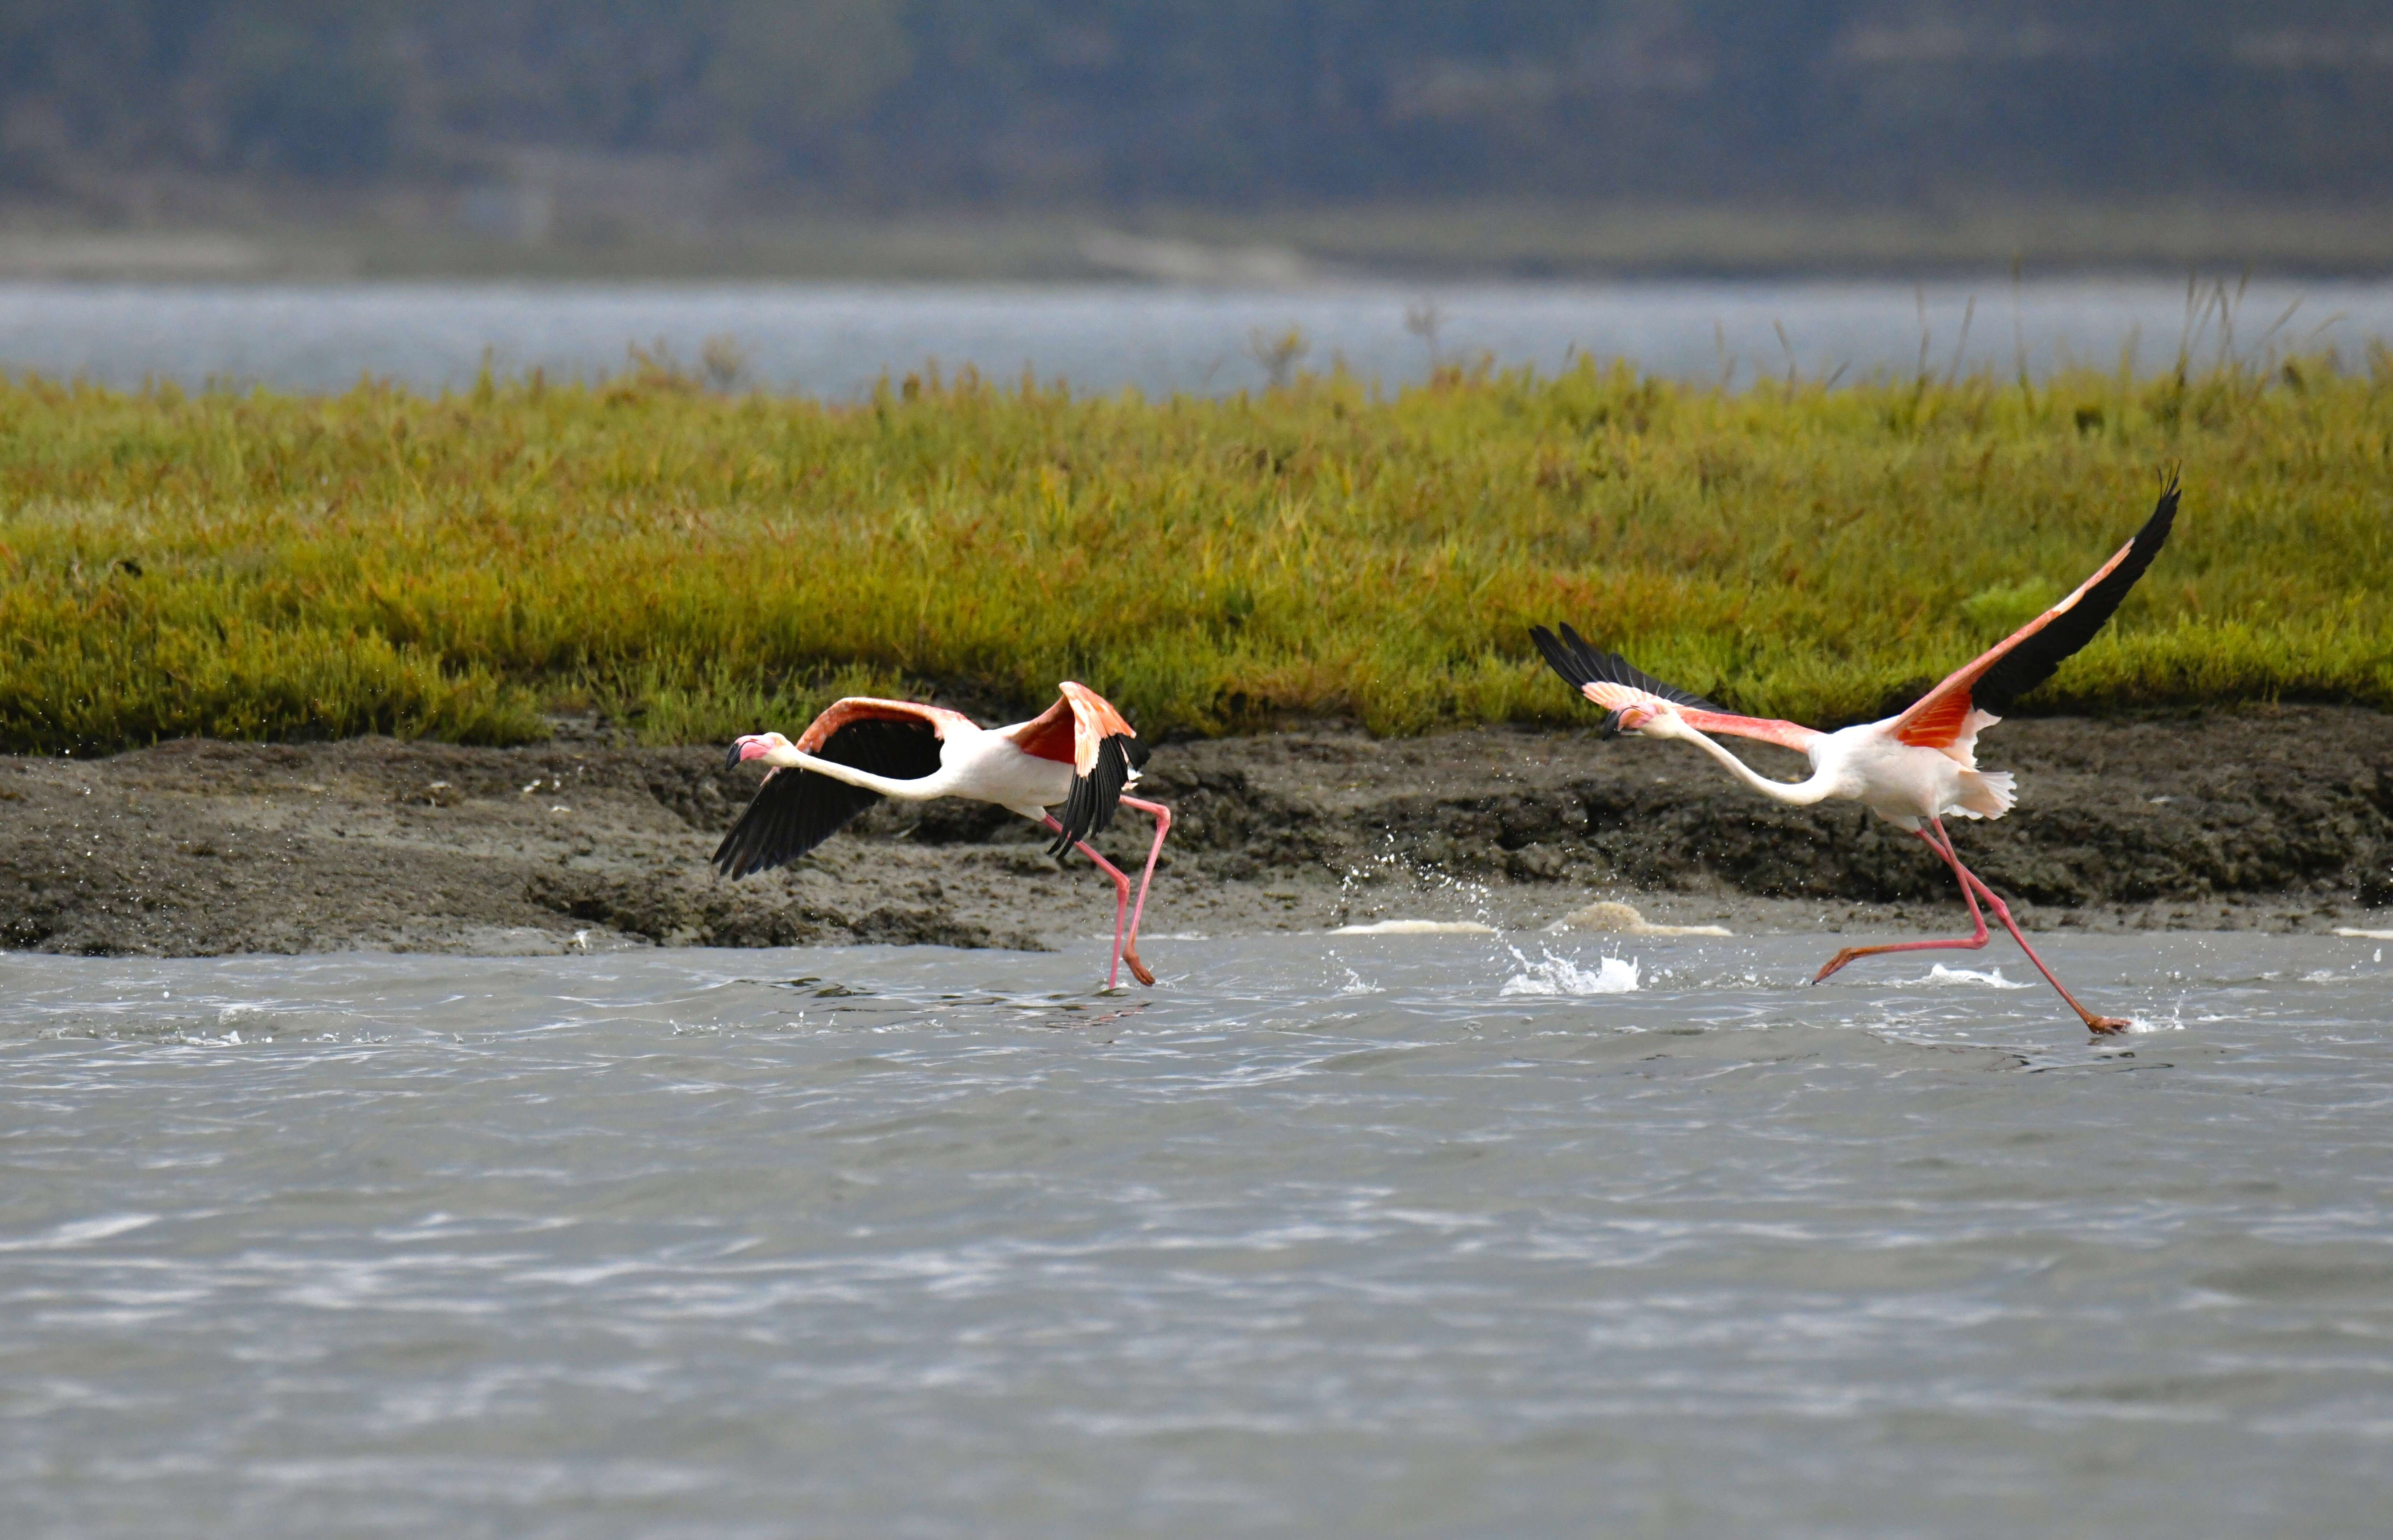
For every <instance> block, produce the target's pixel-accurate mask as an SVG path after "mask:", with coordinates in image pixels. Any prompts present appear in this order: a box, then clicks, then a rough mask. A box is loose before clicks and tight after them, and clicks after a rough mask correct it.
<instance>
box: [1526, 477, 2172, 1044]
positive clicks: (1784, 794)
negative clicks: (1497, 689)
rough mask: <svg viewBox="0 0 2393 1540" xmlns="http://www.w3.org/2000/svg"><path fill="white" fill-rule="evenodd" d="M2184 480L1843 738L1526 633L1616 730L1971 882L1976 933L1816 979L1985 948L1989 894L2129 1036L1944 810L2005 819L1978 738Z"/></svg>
mask: <svg viewBox="0 0 2393 1540" xmlns="http://www.w3.org/2000/svg"><path fill="white" fill-rule="evenodd" d="M2176 517H2177V478H2176V477H2175V476H2171V477H2170V478H2169V480H2168V484H2167V485H2166V486H2165V487H2164V488H2163V489H2162V490H2161V495H2160V504H2159V506H2158V507H2156V508H2154V509H2153V510H2152V516H2151V518H2150V519H2147V520H2146V521H2145V523H2144V527H2143V528H2142V529H2139V530H2138V531H2137V532H2136V536H2135V538H2134V539H2133V540H2130V541H2129V542H2127V543H2126V544H2125V545H2123V546H2121V547H2120V548H2119V551H2118V554H2117V555H2113V556H2112V558H2111V559H2110V560H2109V561H2107V562H2104V563H2103V564H2102V567H2101V569H2100V570H2099V571H2097V572H2096V573H2095V574H2094V575H2093V576H2092V577H2090V578H2088V579H2086V581H2084V582H2082V583H2080V584H2079V585H2078V586H2077V591H2076V592H2075V593H2073V594H2070V595H2069V597H2067V598H2065V599H2063V600H2061V601H2060V603H2059V604H2057V605H2055V606H2053V607H2051V608H2050V609H2047V610H2046V611H2045V612H2044V613H2043V614H2041V615H2039V616H2037V617H2036V618H2035V619H2034V620H2030V621H2029V622H2028V623H2027V624H2026V625H2024V626H2021V627H2020V629H2019V630H2018V631H2016V632H2014V633H2011V634H2010V635H2009V636H2007V637H2006V638H2004V639H2003V640H2002V641H2001V642H1999V643H1997V644H1996V645H1995V646H1993V647H1991V648H1989V649H1988V650H1987V651H1986V652H1984V653H1983V654H1981V655H1980V656H1979V657H1978V658H1976V659H1972V660H1971V661H1970V662H1968V664H1966V665H1965V666H1963V667H1962V668H1960V669H1959V670H1957V671H1955V672H1954V673H1953V674H1952V675H1951V676H1950V677H1948V678H1947V679H1946V680H1945V681H1944V682H1943V683H1942V684H1941V685H1937V686H1936V687H1935V688H1934V689H1932V690H1930V691H1929V692H1928V693H1927V694H1926V695H1924V696H1922V697H1920V698H1919V699H1918V700H1917V701H1916V702H1915V703H1913V705H1912V706H1911V707H1910V709H1909V710H1907V711H1903V713H1902V714H1901V715H1899V716H1891V717H1889V718H1887V719H1886V720H1885V721H1883V722H1867V723H1863V724H1860V725H1858V726H1852V727H1846V728H1843V729H1841V730H1840V731H1837V732H1834V733H1823V732H1820V731H1818V730H1816V729H1814V728H1811V727H1805V726H1800V725H1798V724H1795V723H1792V722H1770V721H1763V720H1761V719H1759V718H1757V717H1749V716H1736V715H1733V714H1732V713H1730V712H1727V711H1721V710H1720V708H1719V707H1718V706H1715V705H1713V704H1712V703H1711V702H1710V701H1708V700H1703V699H1699V698H1696V697H1695V696H1693V695H1691V694H1689V693H1688V692H1687V691H1685V690H1682V689H1679V688H1677V687H1676V686H1674V685H1666V684H1664V683H1663V682H1662V681H1660V680H1658V679H1656V678H1654V676H1653V675H1651V674H1649V673H1646V672H1642V671H1641V670H1640V669H1638V668H1636V667H1635V666H1634V665H1632V664H1630V663H1629V662H1628V660H1627V659H1623V658H1621V657H1619V656H1617V655H1615V654H1613V653H1608V652H1600V651H1598V650H1596V649H1595V648H1594V647H1591V646H1588V644H1587V643H1586V642H1584V641H1582V640H1580V639H1579V635H1578V633H1576V632H1575V631H1573V630H1571V628H1570V627H1568V626H1564V627H1563V628H1562V632H1563V633H1562V635H1561V637H1559V638H1557V637H1556V636H1555V635H1554V633H1551V632H1550V631H1548V630H1546V628H1545V627H1543V626H1536V627H1532V628H1531V630H1530V632H1529V635H1530V638H1531V640H1533V641H1535V642H1536V645H1537V650H1538V651H1539V652H1542V653H1544V654H1545V655H1546V661H1547V662H1549V663H1551V664H1552V665H1553V667H1554V672H1556V673H1559V674H1561V675H1562V676H1563V679H1565V680H1567V681H1568V682H1569V683H1570V684H1571V685H1573V686H1574V687H1575V688H1576V689H1577V690H1578V691H1579V693H1580V694H1582V695H1584V696H1586V697H1587V698H1589V700H1592V701H1594V702H1595V703H1596V704H1597V705H1599V706H1601V707H1602V708H1603V709H1604V710H1605V711H1608V712H1610V713H1611V714H1610V715H1609V716H1607V717H1606V718H1605V719H1604V733H1605V736H1607V737H1610V736H1612V735H1614V734H1617V733H1624V732H1627V733H1636V734H1639V735H1640V736H1641V737H1663V738H1670V737H1675V738H1684V739H1685V740H1687V741H1688V742H1690V743H1693V745H1694V746H1695V747H1696V748H1698V749H1701V750H1703V751H1704V752H1706V753H1707V754H1709V755H1711V756H1712V758H1714V759H1716V760H1718V761H1720V763H1721V764H1723V765H1725V766H1727V768H1728V772H1729V774H1730V775H1733V776H1734V777H1736V778H1737V779H1739V780H1741V781H1743V782H1744V783H1745V784H1746V785H1747V786H1749V787H1751V788H1753V789H1754V790H1756V791H1759V792H1760V793H1761V794H1762V795H1763V796H1765V797H1768V798H1770V799H1771V800H1772V801H1773V802H1781V803H1786V804H1787V805H1788V806H1790V807H1808V806H1810V805H1811V804H1812V803H1820V802H1824V801H1826V800H1827V799H1828V798H1830V797H1843V798H1848V799H1850V800H1853V801H1856V802H1859V803H1863V805H1864V806H1866V807H1868V808H1869V809H1870V810H1871V811H1872V812H1874V813H1876V814H1877V815H1878V816H1880V817H1882V818H1885V819H1887V820H1888V821H1889V822H1891V823H1894V824H1896V825H1899V826H1900V827H1902V828H1903V829H1907V830H1909V831H1910V832H1911V833H1913V834H1915V835H1916V836H1917V837H1918V838H1919V840H1920V842H1922V843H1924V844H1926V845H1927V846H1928V848H1929V849H1930V850H1932V851H1934V852H1935V853H1936V854H1937V855H1939V856H1941V857H1942V858H1943V861H1944V864H1945V865H1947V866H1949V867H1951V868H1953V875H1954V877H1955V879H1956V880H1958V881H1959V882H1960V884H1961V899H1962V902H1964V903H1966V904H1968V906H1969V918H1970V920H1973V921H1975V922H1976V924H1977V927H1978V930H1977V933H1976V934H1975V935H1972V936H1968V937H1966V938H1964V939H1961V940H1956V941H1903V942H1896V943H1894V944H1892V945H1890V946H1848V947H1846V948H1845V949H1844V950H1843V951H1841V952H1838V953H1837V955H1836V956H1835V957H1832V958H1830V959H1828V964H1827V966H1826V967H1824V968H1823V969H1821V970H1820V972H1819V973H1818V974H1817V975H1816V976H1815V977H1814V978H1813V979H1812V980H1811V982H1812V983H1814V984H1817V983H1819V982H1820V981H1821V980H1822V979H1824V978H1826V977H1827V976H1828V975H1829V974H1831V973H1833V972H1836V971H1837V969H1839V968H1842V967H1843V966H1844V965H1845V964H1846V963H1848V962H1850V961H1852V960H1853V959H1855V958H1864V957H1873V956H1876V954H1877V953H1880V952H1919V951H1929V950H1933V949H1938V948H1946V947H1956V948H1967V949H1970V950H1975V949H1976V948H1978V947H1981V946H1984V945H1985V944H1986V920H1985V917H1984V916H1983V915H1981V913H1979V912H1978V899H1979V898H1980V897H1981V896H1982V897H1983V898H1984V899H1985V901H1986V903H1987V905H1988V906H1989V907H1992V908H1993V910H1994V914H1995V916H1996V917H1997V918H1998V919H2000V920H2002V922H2003V928H2004V929H2005V930H2007V931H2008V932H2010V933H2011V938H2012V939H2013V940H2015V941H2017V942H2018V943H2019V944H2020V950H2021V951H2023V952H2025V953H2027V957H2028V960H2029V961H2030V962H2033V963H2034V964H2035V971H2036V972H2039V973H2042V974H2043V975H2044V977H2045V982H2046V983H2047V984H2049V985H2052V986H2053V988H2055V989H2058V990H2060V998H2062V999H2064V1000H2067V1001H2068V1002H2069V1008H2070V1009H2071V1010H2072V1011H2076V1012H2077V1014H2078V1017H2079V1018H2080V1019H2081V1020H2083V1021H2084V1022H2085V1023H2086V1026H2087V1027H2088V1028H2089V1029H2091V1030H2092V1031H2095V1032H2098V1033H2103V1032H2120V1031H2124V1030H2125V1028H2126V1026H2127V1024H2126V1023H2125V1022H2124V1021H2121V1020H2119V1019H2117V1018H2116V1017H2112V1016H2097V1015H2095V1014H2094V1013H2093V1012H2092V1011H2088V1010H2086V1008H2085V1007H2084V1006H2082V1005H2080V1004H2078V1003H2077V998H2076V997H2075V996H2073V995H2072V994H2071V993H2070V992H2069V991H2068V990H2067V989H2065V988H2062V986H2061V983H2060V980H2059V979H2057V978H2054V977H2053V976H2052V970H2051V969H2049V968H2046V966H2045V965H2044V959H2042V958H2039V957H2037V956H2036V955H2035V948H2034V947H2033V946H2029V945H2028V944H2027V937H2025V936H2023V935H2021V934H2020V928H2019V926H2018V925H2017V924H2016V923H2014V922H2013V921H2012V920H2011V912H2010V910H2009V909H2007V908H2006V907H2004V905H2003V901H2002V900H2001V899H1999V898H1997V897H1995V896H1994V890H1993V889H1991V888H1989V887H1987V886H1986V884H1985V883H1984V882H1982V881H1979V879H1978V876H1977V874H1976V873H1975V872H1972V871H1971V870H1969V868H1967V867H1965V866H1963V865H1962V864H1961V858H1960V856H1959V855H1956V854H1955V852H1954V849H1953V837H1952V836H1951V835H1950V834H1947V833H1946V832H1945V831H1944V816H1945V815H1947V814H1953V815H1957V816H1961V817H1964V818H1999V817H2001V816H2003V815H2004V814H2006V813H2007V812H2009V811H2010V810H2011V803H2012V801H2013V796H2012V789H2011V775H2010V772H2009V771H2007V770H1980V769H1979V768H1978V760H1977V745H1978V734H1979V733H1980V732H1981V731H1982V730H1984V729H1985V728H1987V727H1991V726H1993V725H1994V724H1995V723H1997V722H1999V721H2001V720H2002V717H2001V715H2000V713H2001V712H2004V711H2008V710H2010V707H2011V702H2012V701H2014V700H2016V699H2018V698H2020V696H2022V695H2025V694H2026V693H2027V692H2028V691H2030V690H2032V689H2033V688H2035V687H2036V686H2037V685H2041V684H2043V683H2044V682H2045V681H2046V680H2047V679H2049V678H2051V677H2052V674H2053V671H2054V670H2056V669H2058V668H2059V667H2060V665H2061V663H2062V661H2063V660H2064V659H2068V658H2069V657H2070V656H2071V655H2073V653H2075V652H2076V651H2077V650H2078V649H2079V648H2081V647H2083V646H2086V643H2088V642H2090V641H2092V640H2093V639H2094V633H2096V632H2098V631H2100V630H2101V629H2102V622H2103V621H2105V620H2109V619H2110V618H2111V612H2112V610H2115V609H2117V608H2118V607H2119V601H2120V600H2121V599H2124V598H2125V597H2126V594H2127V590H2129V589H2130V588H2133V587H2134V586H2135V585H2136V580H2137V579H2138V578H2140V577H2142V576H2143V575H2144V568H2147V567H2150V566H2151V564H2152V557H2154V556H2155V555H2159V554H2160V548H2161V544H2162V542H2164V541H2166V540H2167V539H2168V533H2169V525H2170V524H2171V523H2172V522H2173V521H2174V520H2175V519H2176ZM1707 733H1725V734H1729V735H1732V736H1733V737H1752V738H1759V739H1761V740H1762V741H1763V742H1765V743H1775V744H1779V745H1782V746H1783V747H1785V748H1788V749H1795V750H1800V751H1802V752H1803V753H1804V754H1805V755H1807V756H1809V757H1810V759H1811V778H1810V779H1808V780H1804V781H1800V782H1797V783H1795V784H1792V785H1789V784H1787V783H1785V782H1783V781H1774V780H1769V779H1766V778H1764V777H1761V776H1759V775H1757V774H1755V773H1754V772H1753V770H1752V769H1751V768H1749V767H1748V766H1747V765H1746V763H1745V762H1744V761H1742V760H1740V759H1738V758H1737V757H1736V756H1735V755H1734V754H1732V753H1730V752H1729V751H1728V750H1726V749H1724V748H1722V747H1721V746H1720V744H1719V743H1717V742H1715V741H1713V740H1712V739H1711V738H1710V737H1707V736H1706V734H1707Z"/></svg>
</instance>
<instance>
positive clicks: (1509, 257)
mask: <svg viewBox="0 0 2393 1540" xmlns="http://www.w3.org/2000/svg"><path fill="white" fill-rule="evenodd" d="M463 197H464V195H458V198H452V199H449V200H443V199H441V198H428V199H414V200H403V201H399V202H380V203H376V202H371V201H354V200H352V201H346V202H344V201H337V200H336V201H333V202H330V203H324V202H311V203H308V204H306V205H295V204H294V205H293V206H290V207H280V206H278V205H276V204H274V203H273V202H270V201H269V202H265V203H262V204H261V203H255V202H249V203H245V204H244V205H243V207H244V211H245V212H243V213H242V214H241V215H228V216H222V217H211V216H209V215H205V214H203V213H196V212H193V213H187V214H184V215H180V216H178V217H175V218H161V219H159V220H157V221H155V222H152V223H147V224H132V225H127V224H123V223H115V224H105V225H98V224H92V223H89V222H87V221H83V220H79V219H77V218H76V217H75V216H74V215H72V213H70V212H67V211H63V210H47V209H44V208H42V207H40V206H29V205H22V204H20V205H16V206H13V207H12V206H7V205H0V281H31V280H54V281H56V280H64V281H77V280H80V281H127V280H131V281H216V282H222V281H342V280H360V279H415V280H426V281H438V280H476V279H481V280H501V281H710V280H724V281H733V280H750V281H843V280H868V281H1024V282H1039V283H1072V282H1089V281H1107V280H1112V281H1122V280H1129V281H1144V282H1154V283H1157V284H1159V285H1165V286H1186V285H1193V286H1197V287H1210V286H1217V285H1232V286H1238V285H1259V286H1262V287H1303V286H1306V285H1310V284H1316V283H1322V282H1331V281H1339V280H1341V279H1350V280H1351V279H1360V280H1370V281H1413V282H1469V281H1508V280H1509V281H1556V280H1561V281H1602V280H1611V279H1706V278H1716V279H1728V278H1753V279H1788V278H1837V277H1845V278H1862V279H1877V280H1886V279H1900V280H1904V281H1908V280H1911V279H1915V278H1916V279H1940V280H1942V279H1953V278H1978V277H1983V278H1986V279H1987V280H1989V281H2006V280H2007V279H2008V278H2009V277H2010V276H2011V275H2012V274H2013V273H2015V272H2021V271H2024V272H2026V273H2028V274H2030V275H2032V276H2033V277H2037V278H2047V279H2048V278H2060V277H2079V276H2089V275H2090V276H2111V275H2119V276H2138V277H2149V276H2153V275H2160V276H2166V277H2183V276H2184V275H2186V274H2187V273H2189V272H2199V273H2203V274H2206V275H2210V276H2213V277H2219V276H2224V277H2227V278H2229V279H2230V280H2232V278H2233V277H2234V276H2235V275H2237V274H2241V273H2250V274H2252V275H2254V276H2261V277H2279V278H2285V277H2292V278H2312V279H2329V278H2373V277H2381V276H2384V275H2386V274H2387V273H2393V205H2387V204H2355V203H2334V202H2320V203H2307V204H2306V203H2287V204H2282V205H2269V204H2261V203H2201V202H2171V201H2164V200H2154V199H2143V200H2138V201H2133V202H2112V203H2091V202H2053V203H2041V204H2039V203H2020V204H2011V205H2005V204H2001V203H1994V202H1986V203H1978V204H1971V205H1968V206H1967V207H1963V208H1955V209H1950V210H1940V209H1917V208H1909V209H1906V208H1867V207H1860V208H1851V209H1837V208H1822V207H1816V206H1813V207H1799V208H1798V207H1789V208H1775V207H1770V206H1765V205H1756V204H1670V203H1659V202H1611V203H1594V204H1572V203H1551V204H1540V203H1534V202H1445V203H1440V202H1402V203H1377V204H1374V203H1349V204H1327V205H1322V206H1317V207H1312V208H1305V209H1290V210H1282V211H1272V210H1262V211H1228V210H1215V209H1205V208H1197V207H1188V208H1151V209H1142V210H1133V211H1124V210H1117V209H1105V208H1096V207H1088V208H1081V207H1071V206H1066V207H1060V208H1055V209H1035V208H1034V209H1021V210H1013V211H1002V212H996V213H980V212H969V213H964V212H959V213H946V214H941V213H929V214H921V215H905V216H889V215H857V214H854V213H845V212H840V211H835V210H829V209H820V210H815V211H811V212H790V213H783V214H778V215H771V214H767V215H752V216H749V217H746V218H742V219H739V220H736V221H728V222H724V221H717V222H713V223H707V224H700V225H685V226H682V227H680V228H674V227H673V226H671V225H669V224H643V223H639V222H635V221H634V222H622V221H615V222H610V223H607V224H605V226H604V228H603V233H590V232H584V233H581V234H574V233H570V232H569V231H566V232H558V231H556V230H553V229H552V228H550V226H549V224H548V223H547V222H533V223H530V224H526V225H523V226H521V227H520V228H518V227H516V226H512V225H507V224H506V223H505V222H502V226H501V228H499V229H498V230H497V232H495V233H494V232H493V231H492V229H491V228H490V224H489V221H488V219H487V218H483V217H480V216H481V215H487V212H488V211H487V209H485V208H484V207H483V202H474V201H471V200H468V201H464V202H460V201H459V199H462V198H463ZM475 197H476V198H477V199H480V198H481V197H482V195H480V194H477V195H475ZM484 201H485V202H486V200H484ZM452 205H453V206H452ZM469 215H473V216H472V217H469Z"/></svg>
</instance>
